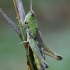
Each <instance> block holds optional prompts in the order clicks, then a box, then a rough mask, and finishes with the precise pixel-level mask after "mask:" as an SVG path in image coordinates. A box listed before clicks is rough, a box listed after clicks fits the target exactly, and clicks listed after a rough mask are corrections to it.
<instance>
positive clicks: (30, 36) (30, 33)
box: [20, 0, 62, 68]
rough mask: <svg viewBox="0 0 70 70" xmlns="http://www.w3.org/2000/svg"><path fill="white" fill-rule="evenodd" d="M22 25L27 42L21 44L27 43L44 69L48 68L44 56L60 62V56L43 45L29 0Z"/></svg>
mask: <svg viewBox="0 0 70 70" xmlns="http://www.w3.org/2000/svg"><path fill="white" fill-rule="evenodd" d="M20 21H21V20H20ZM21 22H22V21H21ZM22 23H25V24H23V25H22V26H23V27H25V28H26V34H27V41H24V42H23V43H27V42H28V43H29V45H30V47H31V49H32V51H33V52H34V54H35V55H36V56H37V58H38V60H39V61H40V63H41V64H42V66H43V67H44V68H45V67H46V68H47V67H48V65H47V63H46V62H45V60H44V59H45V54H46V55H48V56H51V57H53V58H55V59H57V60H62V56H60V55H58V54H57V53H55V52H53V51H52V50H51V49H50V48H49V47H47V46H46V45H45V44H44V43H43V40H42V36H41V32H40V30H39V27H38V25H37V20H36V16H35V13H34V11H33V10H32V0H31V5H30V11H29V12H28V14H27V15H26V17H25V20H24V22H22ZM37 47H38V48H39V50H37ZM40 53H41V54H40Z"/></svg>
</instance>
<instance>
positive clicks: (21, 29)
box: [19, 20, 34, 70]
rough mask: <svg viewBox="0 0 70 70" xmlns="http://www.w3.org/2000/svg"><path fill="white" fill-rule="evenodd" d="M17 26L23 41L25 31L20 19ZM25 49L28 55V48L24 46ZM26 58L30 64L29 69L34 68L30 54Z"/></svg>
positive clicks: (24, 39)
mask: <svg viewBox="0 0 70 70" xmlns="http://www.w3.org/2000/svg"><path fill="white" fill-rule="evenodd" d="M19 26H20V31H21V33H22V38H23V41H26V36H25V31H24V29H23V26H22V22H21V21H20V20H19ZM25 49H26V53H27V55H28V49H27V48H25ZM28 60H29V63H30V66H31V70H34V67H33V63H32V60H31V57H30V55H28Z"/></svg>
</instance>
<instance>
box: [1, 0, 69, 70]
mask: <svg viewBox="0 0 70 70" xmlns="http://www.w3.org/2000/svg"><path fill="white" fill-rule="evenodd" d="M23 4H24V9H25V12H26V13H27V12H28V11H29V1H28V0H23ZM0 8H2V10H3V11H4V12H5V13H6V14H7V16H8V17H9V18H11V20H12V21H14V22H15V23H16V25H18V21H17V19H16V12H15V8H14V5H13V0H0ZM33 10H34V11H35V13H36V16H37V20H38V25H39V28H40V31H41V33H42V37H43V41H44V42H45V43H46V44H47V45H48V46H49V47H50V48H51V49H52V50H54V51H55V52H57V53H58V54H60V55H62V56H63V60H62V61H57V60H55V59H53V58H51V57H48V56H46V61H47V63H48V64H49V68H48V69H47V70H69V69H70V0H33ZM20 42H21V40H20V38H19V37H18V35H17V33H16V32H15V31H14V30H13V28H12V27H11V26H10V25H9V23H8V22H7V21H6V20H5V19H4V17H3V16H2V15H1V14H0V70H27V66H26V57H25V56H26V51H25V48H24V47H23V45H19V43H20Z"/></svg>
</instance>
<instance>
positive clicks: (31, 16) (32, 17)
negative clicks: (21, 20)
mask: <svg viewBox="0 0 70 70" xmlns="http://www.w3.org/2000/svg"><path fill="white" fill-rule="evenodd" d="M35 18H36V16H35V13H34V11H29V12H28V13H27V15H26V17H25V24H27V23H30V22H31V21H33V20H35Z"/></svg>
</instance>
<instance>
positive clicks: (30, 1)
mask: <svg viewBox="0 0 70 70" xmlns="http://www.w3.org/2000/svg"><path fill="white" fill-rule="evenodd" d="M29 3H30V11H32V4H33V3H32V0H29Z"/></svg>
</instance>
